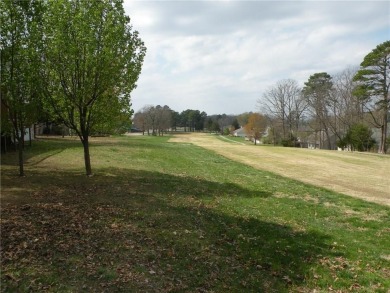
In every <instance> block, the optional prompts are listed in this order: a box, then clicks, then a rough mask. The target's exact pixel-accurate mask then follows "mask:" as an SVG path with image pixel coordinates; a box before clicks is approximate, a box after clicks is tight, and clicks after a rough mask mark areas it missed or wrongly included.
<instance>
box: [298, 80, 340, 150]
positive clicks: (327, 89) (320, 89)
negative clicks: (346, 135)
mask: <svg viewBox="0 0 390 293" xmlns="http://www.w3.org/2000/svg"><path fill="white" fill-rule="evenodd" d="M332 87H333V83H332V77H331V76H330V75H329V74H327V73H326V72H321V73H315V74H313V75H311V76H310V77H309V80H308V81H307V82H305V87H304V88H303V95H304V97H305V100H306V102H307V105H308V109H309V111H310V113H311V114H312V118H313V122H314V123H313V124H312V128H313V129H314V131H315V133H316V135H317V134H318V133H320V148H323V141H322V135H321V133H322V132H324V133H325V135H326V141H327V142H328V145H327V148H328V149H331V148H332V147H331V139H330V129H329V127H328V123H329V111H328V105H329V104H328V103H329V99H330V97H331V91H332Z"/></svg>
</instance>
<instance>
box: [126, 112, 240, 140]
mask: <svg viewBox="0 0 390 293" xmlns="http://www.w3.org/2000/svg"><path fill="white" fill-rule="evenodd" d="M239 127H240V124H239V123H238V120H237V116H235V115H226V114H221V115H207V113H206V112H204V111H202V112H201V111H199V110H192V109H187V110H185V111H182V112H180V113H179V112H177V111H175V110H172V109H171V108H170V107H169V106H167V105H165V106H160V105H157V106H153V105H147V106H144V107H143V108H142V109H141V110H139V111H138V112H136V113H135V114H134V118H133V131H141V132H143V133H144V134H145V133H147V134H148V135H164V133H166V132H168V131H184V132H195V131H209V132H220V133H225V134H226V133H230V131H232V130H235V129H237V128H239Z"/></svg>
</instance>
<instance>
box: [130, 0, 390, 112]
mask: <svg viewBox="0 0 390 293" xmlns="http://www.w3.org/2000/svg"><path fill="white" fill-rule="evenodd" d="M124 5H125V9H126V12H127V14H128V15H129V16H130V17H131V23H132V25H133V28H134V29H135V30H138V31H139V33H140V36H141V38H142V40H143V41H144V42H145V45H146V47H147V53H146V58H145V62H144V66H143V69H142V74H141V76H140V79H139V81H138V88H137V89H136V90H135V91H134V92H133V93H132V101H133V108H134V109H135V110H136V111H137V110H139V109H140V108H141V107H143V106H144V105H146V104H152V105H168V106H170V107H171V108H172V109H173V110H176V111H178V112H181V111H183V110H185V109H194V110H200V111H205V112H207V113H208V114H222V113H226V114H240V113H243V112H247V111H255V110H256V101H257V99H259V98H261V96H262V94H263V92H264V91H265V90H266V89H267V88H268V87H270V86H272V85H274V84H275V83H276V82H277V81H278V80H282V79H287V78H292V79H295V80H297V81H298V82H299V84H300V85H302V86H303V83H304V82H305V81H307V79H308V78H309V76H310V75H311V74H313V73H316V72H323V71H325V72H328V73H329V74H331V75H332V74H335V73H337V72H339V71H341V70H343V69H345V68H347V67H348V66H358V65H359V64H360V62H361V61H362V60H363V58H364V56H365V55H366V54H367V53H369V52H370V51H371V50H372V49H373V48H375V47H376V46H377V45H378V44H380V43H382V42H384V41H386V40H390V2H389V1H345V2H343V1H327V2H318V1H272V2H271V1H130V0H125V4H124Z"/></svg>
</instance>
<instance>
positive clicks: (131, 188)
mask: <svg viewBox="0 0 390 293" xmlns="http://www.w3.org/2000/svg"><path fill="white" fill-rule="evenodd" d="M99 173H100V174H104V173H105V174H107V175H106V176H95V177H93V178H85V177H84V176H79V175H76V174H72V173H66V172H61V173H57V174H52V173H45V172H40V173H39V174H36V175H35V176H34V178H27V180H28V181H27V182H25V184H26V186H27V188H28V189H29V191H30V192H29V193H26V190H23V189H17V190H15V191H13V192H14V193H15V194H14V196H17V197H19V198H20V201H19V202H18V203H15V202H12V201H5V202H4V204H2V207H1V208H2V224H1V225H2V227H1V229H2V250H1V254H2V260H1V261H2V263H1V266H2V270H3V274H2V276H1V278H2V284H3V289H2V290H5V291H7V290H9V291H12V290H16V291H29V290H49V291H50V290H51V291H57V290H65V291H66V290H76V291H89V292H91V291H94V292H103V291H109V292H131V291H132V292H287V291H291V290H292V289H293V288H297V287H300V286H305V282H306V278H307V276H308V275H310V268H311V267H312V266H313V264H315V263H316V261H317V260H318V257H323V256H330V255H332V253H333V252H332V251H331V249H330V247H329V246H328V244H327V243H329V242H330V239H329V236H327V235H324V234H321V233H316V232H304V231H296V230H295V229H293V228H292V227H290V226H288V225H285V224H279V223H277V222H275V223H272V222H268V221H264V220H262V219H261V218H260V217H258V216H255V215H249V216H248V215H246V216H245V217H244V216H243V215H240V214H232V213H229V212H227V211H225V210H223V209H221V208H219V207H218V206H217V205H215V206H214V205H212V204H211V205H208V203H209V202H210V200H211V199H213V198H217V197H228V198H231V199H232V200H234V198H236V197H258V198H259V200H261V199H263V198H264V197H267V196H270V194H268V193H265V192H262V191H253V190H248V189H246V188H243V187H241V186H238V185H236V184H231V183H217V182H211V181H207V180H203V179H199V178H196V179H195V178H191V177H180V176H173V175H168V174H163V173H158V172H147V171H138V170H124V169H106V170H99ZM33 179H34V180H33ZM8 184H11V182H8ZM23 197H24V199H23ZM27 197H30V198H27ZM269 208H272V207H269Z"/></svg>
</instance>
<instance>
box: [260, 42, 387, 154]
mask: <svg viewBox="0 0 390 293" xmlns="http://www.w3.org/2000/svg"><path fill="white" fill-rule="evenodd" d="M389 88H390V41H386V42H384V43H382V44H380V45H378V46H377V47H376V48H375V49H374V50H372V52H370V53H369V54H368V55H367V56H365V58H364V60H363V62H362V63H361V65H360V68H348V69H345V70H343V71H342V72H340V73H338V74H335V75H334V76H331V75H329V74H328V73H326V72H319V73H315V74H313V75H311V76H310V77H309V79H308V80H307V81H306V82H305V83H304V86H303V87H300V86H299V85H298V83H297V82H296V81H295V80H291V79H287V80H281V81H279V82H277V83H276V84H275V85H274V86H272V87H270V88H269V89H268V90H267V91H266V92H265V93H264V94H263V97H262V98H261V99H259V100H258V101H257V105H258V108H259V110H260V111H261V112H263V113H264V114H265V115H266V116H267V117H268V121H269V125H270V133H271V138H272V140H273V142H274V143H280V144H283V145H287V146H296V145H297V144H298V145H299V144H300V145H301V144H302V142H304V143H306V144H312V145H313V146H314V147H318V148H321V149H336V148H337V147H340V148H342V149H345V148H348V149H352V150H353V149H356V150H359V151H367V150H370V149H371V148H373V147H374V146H375V147H377V150H378V152H379V153H383V154H384V153H386V151H387V148H388V145H389V139H388V132H389V129H388V124H389V122H390V119H389V118H390V116H389V110H390V95H389ZM372 129H374V130H378V131H377V133H378V135H376V137H377V140H378V141H375V140H374V139H373V137H372V135H373V131H372Z"/></svg>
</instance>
